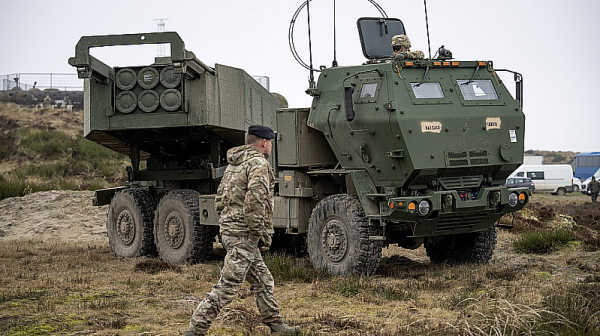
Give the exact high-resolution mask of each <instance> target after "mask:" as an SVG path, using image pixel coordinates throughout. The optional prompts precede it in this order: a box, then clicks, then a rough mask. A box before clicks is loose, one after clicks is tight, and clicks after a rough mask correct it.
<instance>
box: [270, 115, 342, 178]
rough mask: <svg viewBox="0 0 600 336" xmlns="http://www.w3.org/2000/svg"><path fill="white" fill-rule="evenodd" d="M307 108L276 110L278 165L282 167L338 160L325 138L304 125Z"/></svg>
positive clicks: (325, 163) (326, 163)
mask: <svg viewBox="0 0 600 336" xmlns="http://www.w3.org/2000/svg"><path fill="white" fill-rule="evenodd" d="M309 111H310V109H307V108H302V109H279V110H278V111H277V125H278V127H279V128H278V130H279V133H278V136H277V141H278V146H279V151H278V164H279V165H280V166H285V167H310V166H334V165H336V164H337V162H338V160H337V158H336V157H335V154H334V153H333V151H332V150H331V148H330V147H329V144H328V143H327V140H325V137H324V136H323V134H322V133H321V132H318V131H316V130H314V129H312V128H310V127H308V125H307V124H306V121H307V119H308V113H309Z"/></svg>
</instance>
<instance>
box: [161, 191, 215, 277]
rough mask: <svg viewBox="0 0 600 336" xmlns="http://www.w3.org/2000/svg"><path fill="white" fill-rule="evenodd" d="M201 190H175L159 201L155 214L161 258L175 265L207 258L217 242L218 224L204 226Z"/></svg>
mask: <svg viewBox="0 0 600 336" xmlns="http://www.w3.org/2000/svg"><path fill="white" fill-rule="evenodd" d="M198 196H200V193H198V192H197V191H195V190H189V189H182V190H174V191H171V192H169V193H168V194H167V195H165V196H164V197H163V198H162V199H161V200H160V202H159V204H158V210H157V211H156V216H155V217H154V241H155V243H156V249H157V250H158V255H159V256H160V257H161V259H163V260H165V261H166V262H169V263H171V264H178V265H182V264H186V263H195V262H199V261H204V260H206V259H207V258H208V257H209V256H210V254H211V252H212V247H213V242H214V241H215V235H216V234H217V232H216V230H217V229H218V227H212V226H207V225H200V213H199V210H198V209H199V199H198Z"/></svg>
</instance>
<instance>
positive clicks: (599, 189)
mask: <svg viewBox="0 0 600 336" xmlns="http://www.w3.org/2000/svg"><path fill="white" fill-rule="evenodd" d="M588 190H589V191H590V193H591V194H590V195H591V196H592V203H593V204H596V202H597V199H598V193H600V182H598V181H596V177H595V176H592V180H591V181H590V183H589V184H588Z"/></svg>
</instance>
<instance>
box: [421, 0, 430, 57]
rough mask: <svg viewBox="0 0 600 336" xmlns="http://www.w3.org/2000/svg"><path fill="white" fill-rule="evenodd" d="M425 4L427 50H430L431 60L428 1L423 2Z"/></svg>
mask: <svg viewBox="0 0 600 336" xmlns="http://www.w3.org/2000/svg"><path fill="white" fill-rule="evenodd" d="M423 3H424V4H425V25H426V26H427V48H429V59H431V42H430V41H429V19H428V18H427V0H423Z"/></svg>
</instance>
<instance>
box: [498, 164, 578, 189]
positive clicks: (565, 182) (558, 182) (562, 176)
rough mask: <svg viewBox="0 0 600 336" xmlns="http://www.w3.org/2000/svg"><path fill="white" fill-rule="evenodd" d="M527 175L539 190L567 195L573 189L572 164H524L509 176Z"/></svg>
mask: <svg viewBox="0 0 600 336" xmlns="http://www.w3.org/2000/svg"><path fill="white" fill-rule="evenodd" d="M513 177H527V178H530V179H531V180H532V181H533V182H534V183H535V189H536V191H537V192H550V193H553V194H557V195H561V196H562V195H565V194H566V193H567V192H572V191H573V170H572V168H571V165H568V164H560V165H522V166H520V167H519V168H517V170H515V171H514V172H513V173H512V174H511V175H510V176H509V178H513Z"/></svg>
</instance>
